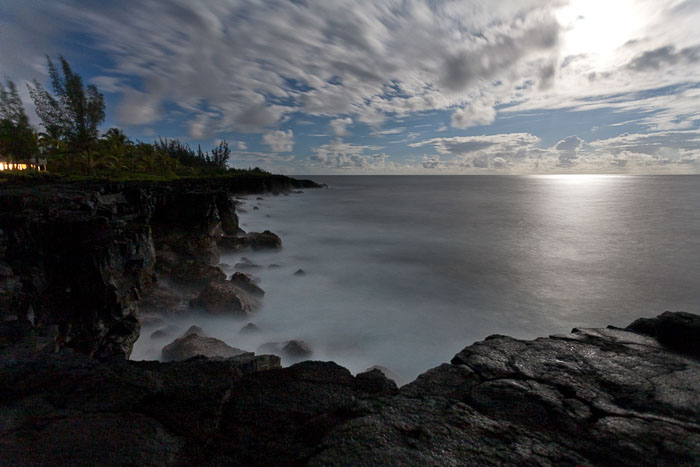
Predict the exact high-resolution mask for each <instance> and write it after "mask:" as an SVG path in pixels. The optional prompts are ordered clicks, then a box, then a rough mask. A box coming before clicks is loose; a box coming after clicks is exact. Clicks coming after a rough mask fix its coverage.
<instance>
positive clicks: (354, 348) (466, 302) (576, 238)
mask: <svg viewBox="0 0 700 467" xmlns="http://www.w3.org/2000/svg"><path fill="white" fill-rule="evenodd" d="M310 178H312V179H314V180H316V181H319V182H325V183H327V184H328V186H329V188H328V189H319V190H306V191H305V193H304V194H292V195H289V196H278V197H272V196H269V197H265V199H264V200H256V197H254V196H250V197H248V199H247V200H244V203H245V204H244V206H243V208H244V209H246V210H247V212H246V213H241V214H240V217H241V222H242V223H243V224H245V225H244V226H243V228H244V229H246V230H248V231H260V230H263V229H270V230H273V231H275V232H277V233H278V234H279V235H280V236H281V237H282V241H283V245H284V247H283V249H282V251H280V252H276V253H244V254H242V255H229V256H224V257H223V258H222V262H224V263H228V264H231V265H232V264H235V263H236V262H238V260H239V259H240V257H241V256H247V257H248V258H249V259H251V260H252V261H253V262H256V263H259V264H261V265H265V266H267V265H269V264H273V263H274V264H277V265H279V266H280V267H279V268H265V269H262V270H261V271H260V272H259V273H258V272H256V274H257V275H258V276H260V278H261V281H262V282H261V286H262V287H263V288H264V289H265V290H266V291H267V295H266V296H265V300H264V306H263V309H262V310H261V312H260V313H259V314H258V315H257V316H256V317H255V318H254V319H253V320H252V321H253V322H254V323H256V324H257V325H258V326H260V327H261V328H263V329H264V330H265V332H264V333H263V334H262V335H260V336H258V337H255V338H251V337H245V338H243V337H241V336H240V335H239V334H238V329H239V328H240V327H241V326H242V324H245V323H241V322H235V323H231V324H229V323H226V322H221V321H216V322H211V323H208V322H206V321H204V322H203V321H202V320H203V318H201V317H200V318H198V320H197V319H193V320H192V323H193V324H199V325H202V326H203V327H204V328H205V330H207V331H208V332H209V333H210V335H213V336H214V337H220V338H223V339H224V340H225V341H226V342H227V343H229V344H230V345H233V346H236V347H240V348H244V349H249V350H255V347H257V346H258V345H260V344H262V343H264V342H263V341H270V340H273V341H274V340H278V341H280V340H285V339H292V338H301V339H304V340H306V341H307V342H309V344H311V346H312V347H313V348H314V350H315V355H314V358H318V359H324V360H326V359H327V360H334V361H336V362H338V363H339V364H342V365H344V366H347V367H349V368H350V369H351V370H352V371H361V370H364V369H365V368H367V367H368V366H371V365H374V364H378V365H383V366H386V367H389V368H391V369H393V370H394V371H396V372H398V373H399V374H401V375H402V376H404V377H405V378H406V379H412V378H414V377H415V376H416V375H417V374H419V373H420V372H422V371H425V370H427V369H428V368H430V367H433V366H435V365H437V364H439V363H442V362H445V361H449V359H450V358H451V357H452V356H453V355H454V354H455V353H456V352H458V351H459V350H461V349H462V348H463V347H464V346H466V345H468V344H470V343H472V342H474V341H476V340H481V339H484V338H485V337H486V336H488V335H490V334H494V333H499V334H508V335H512V336H515V337H520V338H534V337H538V336H546V335H550V334H556V333H563V332H568V331H570V330H571V328H572V327H587V326H596V327H600V326H605V325H608V324H612V325H618V326H624V325H626V324H629V323H630V322H631V321H632V320H634V319H635V318H637V317H640V316H654V315H656V314H658V313H660V312H663V311H664V310H685V311H690V312H696V313H697V312H699V311H700V176H530V177H515V176H514V177H511V176H435V177H430V176H397V177H388V176H381V177H365V176H353V177H349V176H348V177H345V176H342V177H341V176H334V177H331V176H316V177H310ZM254 206H258V208H259V209H258V210H253V207H254ZM299 268H301V269H303V270H304V271H305V273H306V274H305V275H303V276H295V275H293V272H294V271H296V270H297V269H299ZM229 272H231V271H229ZM195 321H196V323H195ZM187 324H189V323H183V324H182V325H183V326H185V325H187ZM207 326H208V327H209V328H207ZM141 347H142V348H143V342H141ZM287 363H289V362H287Z"/></svg>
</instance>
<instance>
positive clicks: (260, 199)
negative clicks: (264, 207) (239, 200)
mask: <svg viewBox="0 0 700 467" xmlns="http://www.w3.org/2000/svg"><path fill="white" fill-rule="evenodd" d="M255 199H256V200H257V201H263V200H264V199H265V198H263V197H261V196H258V197H257V198H255Z"/></svg>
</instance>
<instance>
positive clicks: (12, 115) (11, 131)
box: [0, 79, 38, 162]
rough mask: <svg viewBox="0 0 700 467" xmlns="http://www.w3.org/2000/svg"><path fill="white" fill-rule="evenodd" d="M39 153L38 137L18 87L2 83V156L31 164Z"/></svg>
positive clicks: (0, 139)
mask: <svg viewBox="0 0 700 467" xmlns="http://www.w3.org/2000/svg"><path fill="white" fill-rule="evenodd" d="M37 153H38V145H37V136H36V133H35V132H34V130H33V129H32V127H31V126H30V125H29V119H28V118H27V114H26V113H25V112H24V106H23V105H22V99H21V98H20V97H19V93H18V92H17V86H15V83H14V82H12V81H11V80H9V79H8V80H7V81H6V82H5V85H3V84H2V83H0V154H2V155H4V156H5V157H6V158H7V159H9V160H10V161H13V162H17V161H26V162H30V161H31V160H32V159H33V158H34V157H35V156H36V155H37Z"/></svg>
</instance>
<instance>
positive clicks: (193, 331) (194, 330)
mask: <svg viewBox="0 0 700 467" xmlns="http://www.w3.org/2000/svg"><path fill="white" fill-rule="evenodd" d="M190 334H197V335H198V336H201V337H206V334H205V333H204V329H202V328H200V327H199V326H190V328H189V329H188V330H187V331H185V333H184V334H183V335H182V337H187V336H189V335H190Z"/></svg>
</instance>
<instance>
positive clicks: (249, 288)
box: [231, 272, 265, 297]
mask: <svg viewBox="0 0 700 467" xmlns="http://www.w3.org/2000/svg"><path fill="white" fill-rule="evenodd" d="M255 282H256V281H255V279H254V278H253V277H252V276H251V275H250V274H244V273H242V272H234V273H233V275H232V276H231V283H232V284H234V285H236V286H238V287H240V288H241V289H243V290H245V291H246V292H248V293H249V294H251V295H255V296H258V297H262V296H263V295H265V291H264V290H263V289H261V288H260V287H258V285H257V284H256V283H255Z"/></svg>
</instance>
